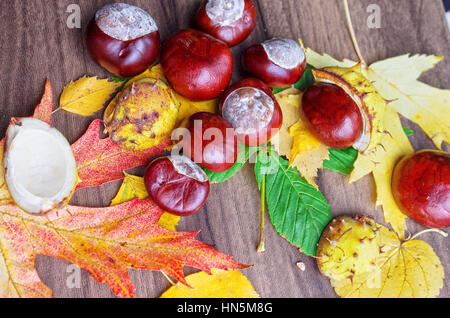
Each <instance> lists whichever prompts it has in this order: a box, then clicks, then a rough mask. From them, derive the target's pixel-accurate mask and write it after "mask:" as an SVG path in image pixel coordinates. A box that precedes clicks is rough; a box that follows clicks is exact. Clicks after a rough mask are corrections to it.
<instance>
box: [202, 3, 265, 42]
mask: <svg viewBox="0 0 450 318" xmlns="http://www.w3.org/2000/svg"><path fill="white" fill-rule="evenodd" d="M256 16H257V14H256V7H255V5H254V3H253V1H252V0H204V1H203V2H202V4H201V6H200V8H199V9H198V11H197V13H196V15H195V19H194V21H195V23H196V25H197V26H198V28H199V29H200V30H202V31H204V32H206V33H208V34H210V35H212V36H213V37H215V38H216V39H219V40H221V41H222V42H224V43H226V44H227V45H228V46H230V47H231V46H235V45H238V44H239V43H241V42H242V41H244V40H245V39H246V38H247V37H248V36H249V35H250V33H252V31H253V29H254V28H255V24H256Z"/></svg>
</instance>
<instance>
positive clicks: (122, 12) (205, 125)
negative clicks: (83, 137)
mask: <svg viewBox="0 0 450 318" xmlns="http://www.w3.org/2000/svg"><path fill="white" fill-rule="evenodd" d="M256 19H257V14H256V8H255V5H254V3H253V1H252V0H204V1H203V2H202V4H201V6H200V8H199V9H198V11H197V13H196V14H195V17H194V23H195V26H196V29H186V30H181V31H179V32H177V33H176V34H174V35H173V36H172V37H170V38H169V39H168V40H167V41H166V42H165V43H164V45H163V46H162V49H161V40H160V34H159V31H158V26H157V25H156V22H155V20H154V19H153V18H152V17H151V16H150V15H149V14H148V13H147V12H146V11H144V10H142V9H140V8H138V7H135V6H131V5H128V4H123V3H114V4H110V5H106V6H105V7H103V8H101V9H100V10H99V11H97V13H96V14H95V17H94V18H93V20H92V21H91V22H90V24H89V26H88V28H87V31H86V44H87V48H88V51H89V52H90V54H91V55H92V57H93V58H94V60H95V61H96V62H97V63H98V64H99V65H101V66H102V67H104V68H105V69H106V70H108V71H109V72H111V73H113V74H115V75H118V76H122V77H131V76H135V75H138V74H140V73H142V72H144V71H145V70H146V69H148V68H149V67H150V66H151V65H152V64H153V63H155V61H156V60H157V59H158V57H159V56H160V62H161V65H162V67H163V71H164V75H165V77H166V78H167V81H168V82H169V84H170V86H171V88H172V89H173V90H174V91H176V92H177V93H178V94H180V95H182V96H184V97H186V98H188V99H189V100H193V101H205V100H209V99H215V98H219V101H220V103H219V111H220V114H221V115H216V114H211V113H197V114H195V115H193V116H191V118H189V120H188V123H187V130H188V131H189V134H190V138H188V139H184V138H183V140H182V141H180V142H179V144H178V146H179V147H180V148H181V149H182V150H183V154H184V156H171V157H164V158H159V159H156V160H154V161H153V162H152V163H151V164H150V165H149V166H148V168H147V170H146V172H145V184H146V187H147V190H148V192H149V194H150V196H151V197H152V198H153V199H154V201H155V202H156V203H157V204H158V205H159V206H160V207H161V208H163V209H165V210H166V211H168V212H171V213H174V214H177V215H180V216H185V215H191V214H193V213H195V212H197V211H198V210H199V209H200V208H201V207H202V206H203V204H204V203H205V201H206V198H207V197H208V194H209V181H208V178H207V175H206V174H205V172H204V171H203V170H202V169H201V168H200V167H199V166H198V165H200V166H202V167H204V168H206V169H208V170H210V171H212V172H223V171H226V170H228V169H230V168H231V167H232V166H233V165H234V164H235V163H236V160H237V154H238V144H239V143H241V144H245V145H248V146H258V145H262V144H264V143H266V142H268V141H270V139H271V138H272V137H273V136H274V134H276V133H277V131H278V129H279V128H280V127H281V125H282V122H283V116H282V112H281V108H280V106H279V104H278V103H277V100H276V99H275V96H274V95H273V93H272V90H271V88H282V87H287V86H290V85H293V84H294V83H296V82H297V81H298V80H300V78H301V77H302V76H303V73H304V71H305V67H306V56H305V52H304V51H303V49H302V47H301V46H300V45H299V43H297V42H296V41H293V40H291V39H279V38H274V39H271V40H268V41H265V42H263V43H260V44H256V45H253V46H250V47H249V48H248V49H246V50H245V51H244V52H243V54H242V60H241V62H242V66H243V68H244V70H245V71H246V72H247V73H248V74H250V75H251V76H253V77H250V78H246V79H243V80H240V81H238V82H236V83H235V84H233V85H231V86H230V81H231V78H232V74H233V54H232V52H231V50H230V47H232V46H235V45H237V44H239V43H241V42H243V41H244V40H245V39H246V38H247V37H248V36H249V35H250V33H251V32H252V30H253V28H254V27H255V24H256ZM160 51H161V54H160ZM300 115H301V118H302V120H303V121H304V122H305V124H306V126H307V127H308V129H309V130H310V131H311V133H312V134H313V135H314V136H315V137H316V138H317V139H318V140H320V141H321V142H322V143H323V144H325V145H327V146H329V147H331V148H335V149H343V148H348V147H351V146H353V145H355V144H356V143H357V141H358V140H359V139H360V138H361V137H362V135H363V134H364V125H365V123H364V117H363V116H362V114H361V109H360V107H359V106H358V103H357V102H356V101H355V100H354V99H353V97H352V96H350V95H349V94H347V92H346V91H345V90H344V89H343V88H341V87H339V86H337V85H334V84H330V83H315V84H313V85H312V86H310V87H309V88H308V89H307V90H306V91H305V92H304V94H303V98H302V108H301V114H300ZM449 161H450V158H449V155H447V154H440V153H434V152H431V153H430V152H425V153H419V154H418V155H416V156H414V157H411V158H406V159H404V160H403V161H402V162H401V163H399V165H398V166H397V168H396V170H395V172H394V179H393V192H394V196H395V198H396V200H397V202H398V204H399V206H400V207H401V208H402V210H403V211H404V212H405V213H406V214H408V215H409V216H411V217H412V218H413V219H415V220H416V221H418V222H419V223H421V224H423V225H426V226H432V227H447V226H449V225H450V224H449V219H450V216H449V210H450V180H449V179H450V172H449V169H450V168H449V165H450V164H449ZM197 164H198V165H197ZM422 171H423V175H428V177H427V178H424V177H423V175H422V174H421V173H422ZM425 194H426V195H425ZM430 198H431V199H430Z"/></svg>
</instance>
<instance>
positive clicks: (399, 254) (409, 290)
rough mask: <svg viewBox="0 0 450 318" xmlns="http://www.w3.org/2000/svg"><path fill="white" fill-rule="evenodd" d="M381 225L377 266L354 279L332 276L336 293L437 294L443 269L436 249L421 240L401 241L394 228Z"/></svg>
mask: <svg viewBox="0 0 450 318" xmlns="http://www.w3.org/2000/svg"><path fill="white" fill-rule="evenodd" d="M378 227H379V231H378V232H377V238H376V239H377V244H378V246H379V251H380V252H379V253H378V254H377V255H375V258H376V260H375V264H374V267H373V268H371V270H370V271H366V272H363V273H358V272H357V273H356V274H355V275H353V276H352V277H351V278H347V279H342V280H333V279H332V280H331V284H332V286H333V287H334V290H335V291H336V293H337V294H338V295H339V296H341V297H345V298H433V297H437V296H438V295H439V293H440V290H441V288H442V287H443V280H444V269H443V267H442V264H441V262H440V260H439V257H438V256H437V255H436V253H435V252H434V251H433V248H432V247H431V246H430V245H429V244H427V243H426V242H424V241H421V240H407V241H402V240H399V239H398V237H397V236H396V234H395V233H394V232H393V231H391V230H389V229H387V228H386V227H384V226H381V225H378ZM367 246H368V245H367ZM362 248H364V247H363V246H362Z"/></svg>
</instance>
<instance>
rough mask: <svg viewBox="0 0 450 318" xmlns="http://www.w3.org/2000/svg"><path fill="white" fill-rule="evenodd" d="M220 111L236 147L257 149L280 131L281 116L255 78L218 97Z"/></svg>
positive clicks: (274, 103)
mask: <svg viewBox="0 0 450 318" xmlns="http://www.w3.org/2000/svg"><path fill="white" fill-rule="evenodd" d="M220 111H221V113H222V116H223V118H225V119H226V120H227V121H228V122H230V123H231V125H232V126H233V127H234V129H235V131H236V135H237V137H238V140H239V142H240V143H243V144H246V145H248V146H259V145H262V144H264V143H266V142H268V141H269V140H270V139H271V138H272V137H273V136H274V135H275V134H276V133H277V132H278V131H279V129H280V128H281V125H282V123H283V115H282V112H281V108H280V105H279V104H278V102H277V100H276V99H275V96H274V95H273V94H272V91H271V90H270V88H269V87H268V86H267V85H266V84H264V83H263V82H262V81H260V80H258V79H256V78H247V79H243V80H241V81H239V82H237V83H235V84H234V85H232V86H231V87H230V88H229V89H228V90H227V91H226V92H225V93H224V95H223V96H222V98H221V101H220Z"/></svg>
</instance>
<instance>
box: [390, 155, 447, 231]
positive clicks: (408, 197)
mask: <svg viewBox="0 0 450 318" xmlns="http://www.w3.org/2000/svg"><path fill="white" fill-rule="evenodd" d="M392 194H393V195H394V198H395V201H396V202H397V205H398V206H399V208H400V210H401V211H402V212H403V213H404V214H406V215H407V216H408V217H410V218H411V219H413V220H414V221H416V222H417V223H419V224H421V225H423V226H427V227H431V228H447V227H449V226H450V154H448V153H444V152H440V151H433V150H425V151H420V152H418V153H416V154H412V155H409V156H406V157H405V158H403V159H402V160H401V161H400V162H399V163H398V164H397V165H396V167H395V169H394V172H393V176H392Z"/></svg>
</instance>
